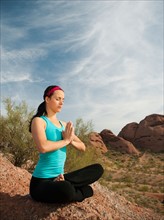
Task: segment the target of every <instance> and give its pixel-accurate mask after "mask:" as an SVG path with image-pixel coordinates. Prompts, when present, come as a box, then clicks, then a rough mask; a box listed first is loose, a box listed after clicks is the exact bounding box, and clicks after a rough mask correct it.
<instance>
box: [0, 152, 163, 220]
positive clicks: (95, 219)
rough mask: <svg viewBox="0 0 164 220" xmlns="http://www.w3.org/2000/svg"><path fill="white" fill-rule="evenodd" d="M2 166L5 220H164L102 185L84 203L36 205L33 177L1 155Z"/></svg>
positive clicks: (0, 206) (0, 182)
mask: <svg viewBox="0 0 164 220" xmlns="http://www.w3.org/2000/svg"><path fill="white" fill-rule="evenodd" d="M0 163H1V169H0V172H1V178H0V194H1V199H0V213H1V220H15V219H16V220H30V219H31V220H34V219H36V220H37V219H38V220H61V219H62V220H79V219H83V220H100V219H103V220H116V219H120V220H124V219H129V220H134V219H135V220H142V219H144V220H150V219H151V220H164V218H163V216H161V215H159V214H157V213H154V212H153V211H152V210H150V209H145V208H141V207H139V206H138V205H136V204H132V203H131V202H129V201H127V200H126V199H125V198H124V197H122V196H120V195H118V194H116V193H114V192H112V191H109V190H107V189H106V188H105V187H103V186H101V185H100V184H99V183H95V184H93V188H94V196H93V197H91V198H88V199H86V200H84V201H83V202H81V203H80V202H76V203H70V204H46V203H40V202H35V201H33V200H32V199H31V197H30V195H29V183H30V178H31V174H30V173H28V172H27V171H26V170H24V169H21V168H18V167H15V166H14V165H13V164H11V162H9V161H8V160H7V159H6V158H5V157H3V156H2V155H1V154H0ZM54 196H55V195H54Z"/></svg>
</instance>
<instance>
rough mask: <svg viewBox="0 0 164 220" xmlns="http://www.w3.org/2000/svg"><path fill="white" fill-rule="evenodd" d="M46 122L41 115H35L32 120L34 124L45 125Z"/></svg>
mask: <svg viewBox="0 0 164 220" xmlns="http://www.w3.org/2000/svg"><path fill="white" fill-rule="evenodd" d="M45 124H46V122H45V121H44V120H43V119H42V118H40V117H35V118H34V119H33V120H32V125H44V126H45Z"/></svg>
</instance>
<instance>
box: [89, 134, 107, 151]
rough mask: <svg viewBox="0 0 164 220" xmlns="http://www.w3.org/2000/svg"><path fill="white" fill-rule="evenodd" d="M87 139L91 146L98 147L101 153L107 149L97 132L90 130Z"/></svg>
mask: <svg viewBox="0 0 164 220" xmlns="http://www.w3.org/2000/svg"><path fill="white" fill-rule="evenodd" d="M89 140H90V143H91V145H92V146H94V147H95V148H97V149H99V150H100V151H101V153H106V152H107V151H108V149H107V147H106V146H105V144H104V142H103V140H102V137H101V136H100V135H99V134H98V133H97V132H91V133H90V134H89Z"/></svg>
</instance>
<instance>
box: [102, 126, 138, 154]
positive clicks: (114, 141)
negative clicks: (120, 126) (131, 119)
mask: <svg viewBox="0 0 164 220" xmlns="http://www.w3.org/2000/svg"><path fill="white" fill-rule="evenodd" d="M100 136H101V137H102V139H103V141H104V143H105V144H106V145H107V146H108V148H109V149H112V150H116V151H119V152H122V153H128V154H135V155H139V154H140V152H139V151H138V150H137V149H136V148H135V147H134V145H133V144H132V143H131V142H129V141H127V140H125V139H123V138H121V137H118V136H116V135H114V134H113V133H112V131H110V130H108V129H104V130H103V131H101V133H100Z"/></svg>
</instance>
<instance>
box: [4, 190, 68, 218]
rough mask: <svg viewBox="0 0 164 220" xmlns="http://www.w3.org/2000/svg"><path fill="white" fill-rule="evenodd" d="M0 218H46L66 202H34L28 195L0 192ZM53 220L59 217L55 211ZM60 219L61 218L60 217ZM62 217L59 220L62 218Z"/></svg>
mask: <svg viewBox="0 0 164 220" xmlns="http://www.w3.org/2000/svg"><path fill="white" fill-rule="evenodd" d="M0 198H1V199H0V213H1V214H0V219H1V220H39V219H44V218H47V217H48V216H50V215H52V213H54V212H57V210H58V212H60V208H62V207H65V206H67V205H66V204H47V203H40V202H35V201H34V200H32V198H31V197H30V195H25V196H21V195H15V196H12V197H11V196H10V195H9V194H7V193H2V192H1V193H0ZM51 217H53V219H54V220H56V219H59V218H58V215H57V213H56V215H55V216H51ZM60 219H61V218H60ZM64 219H65V218H62V219H61V220H64Z"/></svg>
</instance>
